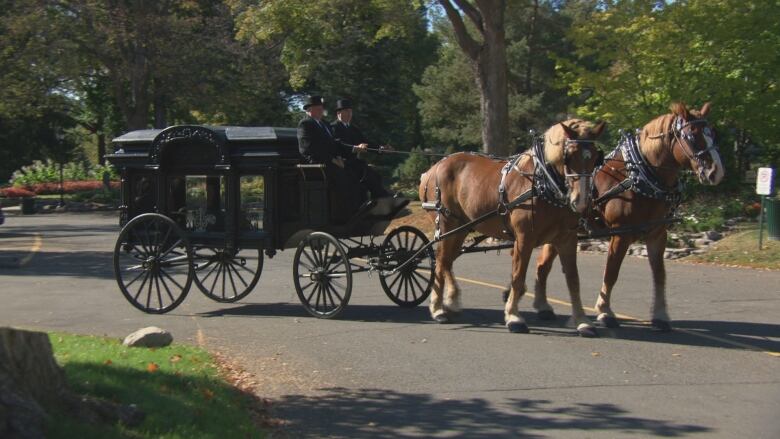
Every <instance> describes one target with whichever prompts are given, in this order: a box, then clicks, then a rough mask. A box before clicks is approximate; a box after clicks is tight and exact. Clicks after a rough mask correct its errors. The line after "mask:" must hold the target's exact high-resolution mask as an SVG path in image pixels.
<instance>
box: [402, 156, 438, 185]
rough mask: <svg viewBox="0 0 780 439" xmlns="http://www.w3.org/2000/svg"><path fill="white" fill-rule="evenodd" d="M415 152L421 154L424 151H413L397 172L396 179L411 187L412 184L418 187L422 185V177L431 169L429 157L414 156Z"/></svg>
mask: <svg viewBox="0 0 780 439" xmlns="http://www.w3.org/2000/svg"><path fill="white" fill-rule="evenodd" d="M415 152H417V153H419V152H422V150H421V149H420V148H415V149H413V150H412V154H410V155H409V157H408V158H407V159H406V160H405V161H404V162H403V163H401V165H400V166H398V168H396V170H395V177H396V178H398V181H399V182H400V183H402V184H404V185H409V184H410V183H411V184H414V185H418V184H419V183H420V175H422V174H423V173H424V172H425V171H427V170H428V169H429V168H430V167H431V162H430V160H429V159H428V157H426V156H424V155H422V154H414V153H415ZM415 188H416V186H415Z"/></svg>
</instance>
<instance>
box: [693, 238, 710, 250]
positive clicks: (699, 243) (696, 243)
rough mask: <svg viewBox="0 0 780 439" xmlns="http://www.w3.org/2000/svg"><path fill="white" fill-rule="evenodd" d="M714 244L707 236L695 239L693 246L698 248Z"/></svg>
mask: <svg viewBox="0 0 780 439" xmlns="http://www.w3.org/2000/svg"><path fill="white" fill-rule="evenodd" d="M710 244H712V241H711V240H709V239H707V238H699V239H696V240H694V241H693V246H694V247H696V248H702V247H707V246H709V245H710Z"/></svg>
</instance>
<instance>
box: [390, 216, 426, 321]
mask: <svg viewBox="0 0 780 439" xmlns="http://www.w3.org/2000/svg"><path fill="white" fill-rule="evenodd" d="M428 242H429V241H428V238H427V237H426V236H425V234H423V233H422V232H421V231H419V230H417V229H416V228H414V227H409V226H404V227H399V228H398V229H395V230H393V231H392V232H390V234H389V235H387V237H386V238H385V240H384V242H383V243H382V247H381V249H380V258H381V261H382V264H383V269H384V270H385V271H391V270H394V269H395V268H396V267H398V266H400V265H402V264H403V263H404V262H406V261H407V260H408V259H409V258H411V257H412V256H414V254H415V253H417V252H418V251H419V250H420V249H422V248H423V247H424V246H425V245H427V244H428ZM435 263H436V259H435V257H434V253H433V249H432V248H429V249H428V250H427V251H423V252H422V253H420V254H419V255H418V256H417V257H416V258H415V259H414V261H412V262H410V263H409V264H407V265H406V266H404V267H403V268H401V269H400V270H398V271H397V272H395V273H393V274H389V275H384V274H381V273H380V275H379V282H380V283H381V284H382V289H383V290H384V291H385V294H387V297H389V298H390V300H392V301H393V302H395V303H396V304H398V305H400V306H402V307H414V306H417V305H419V304H421V303H422V302H423V301H425V299H427V298H428V296H429V295H430V294H431V288H432V287H433V278H434V270H435Z"/></svg>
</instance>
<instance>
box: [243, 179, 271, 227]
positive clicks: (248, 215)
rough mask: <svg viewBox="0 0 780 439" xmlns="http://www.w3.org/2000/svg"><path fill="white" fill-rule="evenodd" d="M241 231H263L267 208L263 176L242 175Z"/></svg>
mask: <svg viewBox="0 0 780 439" xmlns="http://www.w3.org/2000/svg"><path fill="white" fill-rule="evenodd" d="M240 186H241V214H240V223H239V224H240V225H239V227H240V229H241V230H244V231H255V230H263V207H264V206H265V178H263V176H262V175H242V176H241V181H240Z"/></svg>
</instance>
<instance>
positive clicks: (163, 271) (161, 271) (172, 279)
mask: <svg viewBox="0 0 780 439" xmlns="http://www.w3.org/2000/svg"><path fill="white" fill-rule="evenodd" d="M160 273H162V275H163V276H165V277H167V278H168V280H170V281H171V282H173V284H174V285H176V286H177V287H179V289H180V290H182V291H184V287H183V286H181V285H179V283H178V282H176V279H174V278H172V277H171V275H170V274H168V273H166V272H165V270H160Z"/></svg>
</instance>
